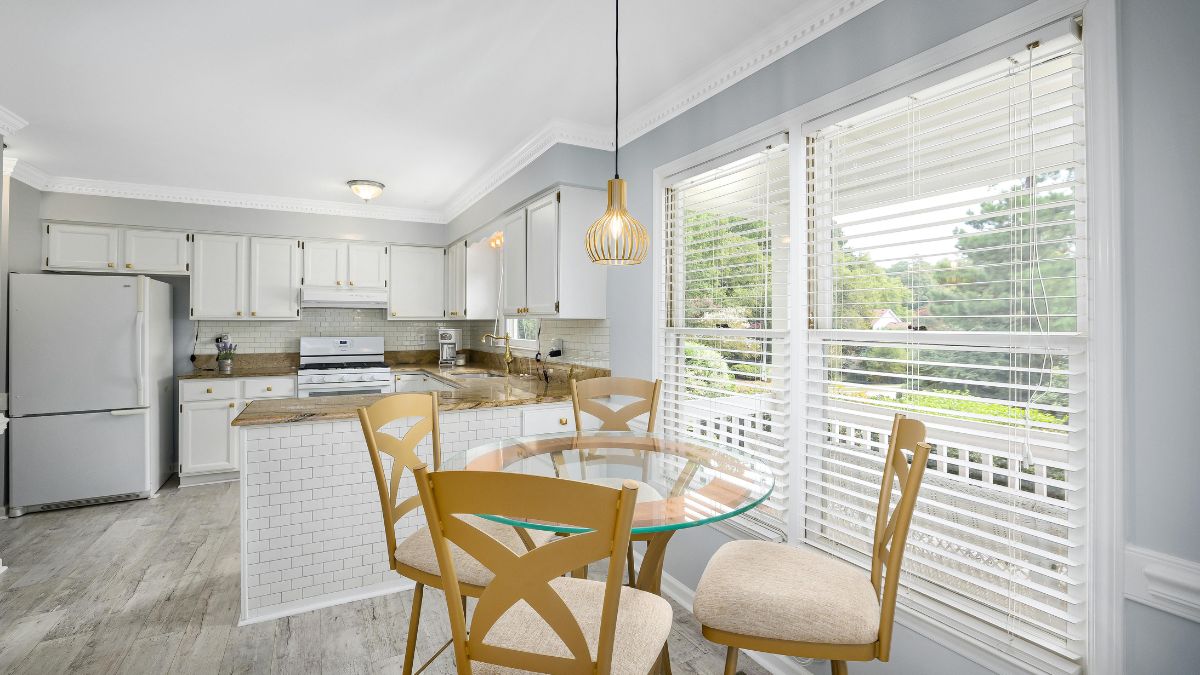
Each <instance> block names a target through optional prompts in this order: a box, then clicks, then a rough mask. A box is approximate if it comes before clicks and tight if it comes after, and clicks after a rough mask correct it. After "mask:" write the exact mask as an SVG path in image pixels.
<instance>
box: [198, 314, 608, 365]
mask: <svg viewBox="0 0 1200 675" xmlns="http://www.w3.org/2000/svg"><path fill="white" fill-rule="evenodd" d="M303 313H304V316H303V317H302V318H301V319H300V320H299V321H196V322H195V326H194V327H196V328H199V341H198V343H197V345H196V353H197V354H215V353H216V347H215V346H214V344H213V338H215V337H216V336H217V335H220V334H221V333H228V334H229V337H230V339H231V340H233V341H234V342H236V343H237V344H238V351H239V352H241V353H269V352H298V351H300V337H301V336H306V337H307V336H315V337H337V336H348V337H358V336H368V335H382V336H383V340H384V349H386V350H387V351H406V350H420V349H437V328H438V326H443V325H444V326H448V327H454V328H462V329H463V341H464V343H465V344H464V345H463V348H464V349H465V348H471V349H480V350H485V351H501V350H502V348H499V347H497V348H490V347H488V346H486V345H483V344H481V343H480V338H481V337H482V336H483V335H484V334H485V333H489V332H491V331H492V328H493V323H492V322H491V321H458V322H441V321H389V320H388V319H387V314H386V312H385V310H382V309H347V308H334V307H329V308H305V309H304V310H303ZM556 338H561V339H562V340H563V357H562V358H561V359H559V361H561V362H563V363H577V364H580V365H586V366H592V367H596V368H607V367H608V322H607V321H602V320H588V321H582V320H580V321H576V320H567V319H543V320H542V352H543V354H545V353H548V352H549V351H550V345H551V344H552V341H553V340H554V339H556Z"/></svg>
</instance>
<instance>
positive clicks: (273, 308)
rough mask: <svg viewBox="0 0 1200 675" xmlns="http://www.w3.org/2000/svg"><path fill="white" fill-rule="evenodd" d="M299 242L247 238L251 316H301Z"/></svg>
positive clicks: (286, 317)
mask: <svg viewBox="0 0 1200 675" xmlns="http://www.w3.org/2000/svg"><path fill="white" fill-rule="evenodd" d="M299 296H300V242H298V241H296V240H295V239H268V238H264V237H253V238H251V239H250V316H251V317H253V318H256V319H299V318H300V301H299Z"/></svg>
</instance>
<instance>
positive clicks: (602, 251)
mask: <svg viewBox="0 0 1200 675" xmlns="http://www.w3.org/2000/svg"><path fill="white" fill-rule="evenodd" d="M613 4H614V5H615V8H614V11H613V19H614V22H615V24H616V25H615V27H614V30H613V43H614V49H613V52H614V56H615V65H616V87H615V91H614V93H613V177H612V180H610V181H608V210H606V211H605V212H604V215H602V216H600V219H599V220H597V221H596V222H594V223H592V226H591V227H589V228H588V231H587V234H586V235H585V237H584V242H583V243H584V246H585V247H586V248H587V252H588V257H589V258H591V259H592V262H594V263H598V264H601V265H637V264H638V263H640V262H642V261H643V260H645V259H646V251H647V250H648V249H649V248H650V236H649V235H648V234H646V228H645V227H644V226H642V224H641V223H639V222H638V220H637V218H634V217H633V214H631V213H629V208H628V206H626V199H627V197H626V192H625V181H624V180H622V179H621V173H620V170H619V168H620V165H619V163H618V157H619V156H620V152H621V148H620V143H619V142H618V141H619V136H618V129H617V122H618V120H619V117H618V115H619V107H618V102H619V101H620V98H619V97H620V92H621V45H620V34H621V31H620V1H619V0H614V3H613Z"/></svg>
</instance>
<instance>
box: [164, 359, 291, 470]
mask: <svg viewBox="0 0 1200 675" xmlns="http://www.w3.org/2000/svg"><path fill="white" fill-rule="evenodd" d="M295 395H296V378H295V377H294V376H293V377H247V378H237V379H212V380H185V381H182V382H180V383H179V483H180V485H181V486H185V487H186V486H188V485H198V484H202V483H205V482H212V481H218V480H232V479H234V478H236V472H237V471H238V470H239V469H240V468H241V466H240V464H241V456H242V446H241V440H240V439H241V434H239V433H238V429H237V427H234V426H232V423H233V420H234V418H236V417H237V416H238V414H239V413H241V412H242V409H243V408H245V407H246V406H247V405H249V404H250V403H251V402H252V401H253V400H254V399H260V398H292V397H294V396H295ZM230 474H233V475H230Z"/></svg>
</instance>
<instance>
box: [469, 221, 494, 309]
mask: <svg viewBox="0 0 1200 675" xmlns="http://www.w3.org/2000/svg"><path fill="white" fill-rule="evenodd" d="M466 283H467V293H466V294H467V316H469V317H471V318H472V319H491V318H493V317H495V316H496V292H497V291H498V290H499V289H500V251H499V250H497V249H494V248H492V247H491V246H488V243H487V240H484V241H478V242H475V243H473V244H471V245H469V246H467V252H466Z"/></svg>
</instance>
